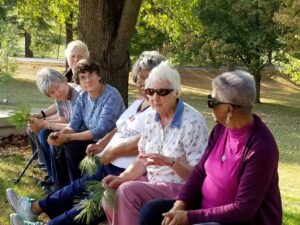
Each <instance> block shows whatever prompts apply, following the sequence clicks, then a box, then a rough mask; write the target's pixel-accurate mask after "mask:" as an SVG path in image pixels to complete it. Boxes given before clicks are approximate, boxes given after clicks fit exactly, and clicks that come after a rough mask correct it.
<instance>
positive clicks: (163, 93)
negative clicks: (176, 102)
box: [145, 88, 173, 96]
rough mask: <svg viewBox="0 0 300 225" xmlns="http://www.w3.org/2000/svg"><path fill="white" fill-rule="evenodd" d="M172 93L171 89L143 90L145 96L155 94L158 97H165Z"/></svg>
mask: <svg viewBox="0 0 300 225" xmlns="http://www.w3.org/2000/svg"><path fill="white" fill-rule="evenodd" d="M172 91H173V89H153V88H147V89H145V93H146V95H150V96H152V95H154V94H155V93H157V94H158V95H159V96H166V95H168V94H170V93H171V92H172Z"/></svg>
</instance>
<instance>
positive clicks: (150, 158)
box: [138, 153, 174, 166]
mask: <svg viewBox="0 0 300 225" xmlns="http://www.w3.org/2000/svg"><path fill="white" fill-rule="evenodd" d="M138 157H139V158H140V159H146V160H145V166H151V165H155V166H172V165H173V163H174V158H172V157H167V156H164V155H161V154H157V153H149V154H142V153H141V154H139V156H138Z"/></svg>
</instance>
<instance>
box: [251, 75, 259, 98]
mask: <svg viewBox="0 0 300 225" xmlns="http://www.w3.org/2000/svg"><path fill="white" fill-rule="evenodd" d="M252 75H253V76H254V80H255V88H256V97H255V103H261V101H260V83H261V71H253V72H252Z"/></svg>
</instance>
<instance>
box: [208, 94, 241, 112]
mask: <svg viewBox="0 0 300 225" xmlns="http://www.w3.org/2000/svg"><path fill="white" fill-rule="evenodd" d="M219 104H229V105H231V106H232V107H235V108H241V107H242V106H241V105H236V104H231V103H226V102H220V101H218V100H216V99H214V98H213V97H212V96H211V95H208V96H207V105H208V108H210V109H213V108H215V107H216V106H217V105H219Z"/></svg>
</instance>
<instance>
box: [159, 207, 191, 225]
mask: <svg viewBox="0 0 300 225" xmlns="http://www.w3.org/2000/svg"><path fill="white" fill-rule="evenodd" d="M163 217H164V219H163V221H162V225H188V224H189V220H188V217H187V211H185V210H173V209H171V210H170V211H169V212H167V213H163Z"/></svg>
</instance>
